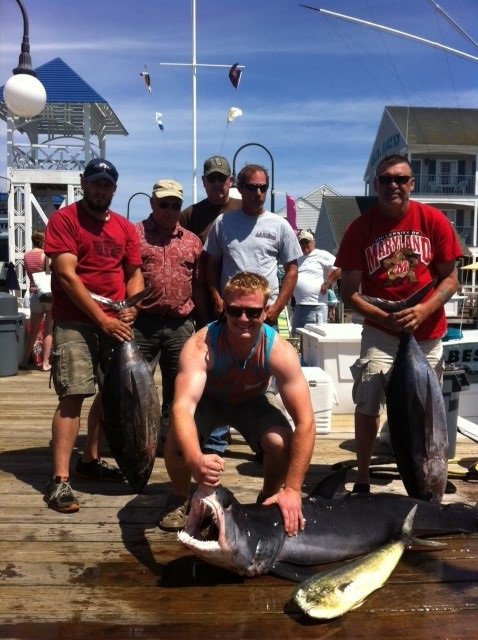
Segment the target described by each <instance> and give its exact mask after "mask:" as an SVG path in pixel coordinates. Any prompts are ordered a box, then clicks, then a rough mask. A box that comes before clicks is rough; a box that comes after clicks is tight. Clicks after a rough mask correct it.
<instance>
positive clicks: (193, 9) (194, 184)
mask: <svg viewBox="0 0 478 640" xmlns="http://www.w3.org/2000/svg"><path fill="white" fill-rule="evenodd" d="M191 5H192V6H191V9H192V49H193V63H192V70H193V87H192V91H193V202H196V200H197V176H196V172H197V124H196V122H197V121H196V0H192V1H191Z"/></svg>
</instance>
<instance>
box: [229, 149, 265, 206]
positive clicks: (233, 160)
mask: <svg viewBox="0 0 478 640" xmlns="http://www.w3.org/2000/svg"><path fill="white" fill-rule="evenodd" d="M246 147H260V148H261V149H264V151H265V152H266V153H267V154H268V156H269V158H270V160H271V179H270V184H269V188H270V194H271V211H272V213H274V209H275V205H274V158H273V157H272V154H271V152H270V151H269V149H268V148H267V147H265V146H264V145H263V144H259V143H258V142H248V143H247V144H243V145H242V147H239V149H238V150H237V151H236V153H235V154H234V158H233V159H232V175H233V176H234V177H236V158H237V156H238V155H239V152H240V151H242V150H243V149H245V148H246Z"/></svg>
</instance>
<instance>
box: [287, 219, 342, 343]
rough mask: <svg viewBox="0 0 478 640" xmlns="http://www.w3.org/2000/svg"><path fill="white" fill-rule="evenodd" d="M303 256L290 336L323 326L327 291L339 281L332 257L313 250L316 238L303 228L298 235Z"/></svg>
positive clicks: (320, 250) (326, 311)
mask: <svg viewBox="0 0 478 640" xmlns="http://www.w3.org/2000/svg"><path fill="white" fill-rule="evenodd" d="M298 239H299V244H300V246H301V249H302V253H303V255H302V256H301V257H300V258H299V260H298V267H299V273H298V277H297V284H296V285H295V289H294V298H295V307H294V317H293V319H292V333H293V335H297V329H299V328H302V327H304V326H305V325H306V324H308V323H310V324H325V323H326V322H327V316H328V296H327V290H328V289H329V288H330V287H331V286H332V285H333V284H334V282H336V280H338V278H340V269H338V268H335V267H334V262H335V256H333V255H332V254H331V253H329V252H328V251H324V250H322V249H316V247H315V239H314V236H313V235H312V233H311V232H310V231H306V230H305V229H304V230H302V231H301V232H300V233H299V236H298Z"/></svg>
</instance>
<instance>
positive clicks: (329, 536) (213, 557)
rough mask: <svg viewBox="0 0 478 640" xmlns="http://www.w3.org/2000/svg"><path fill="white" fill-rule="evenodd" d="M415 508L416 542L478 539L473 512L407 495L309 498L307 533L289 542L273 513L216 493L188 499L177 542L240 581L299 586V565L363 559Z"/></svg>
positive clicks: (305, 505) (477, 519)
mask: <svg viewBox="0 0 478 640" xmlns="http://www.w3.org/2000/svg"><path fill="white" fill-rule="evenodd" d="M415 505H417V510H416V515H415V520H414V527H413V531H414V536H415V537H417V536H423V535H443V534H448V533H473V532H477V531H478V509H477V508H475V507H472V506H470V505H467V504H464V503H454V504H449V505H443V504H437V503H433V502H429V501H425V500H418V499H415V498H411V497H409V496H405V495H396V494H386V493H372V494H359V493H357V494H348V493H347V494H345V495H342V496H341V497H337V498H334V499H328V498H321V497H320V496H318V495H315V494H313V495H309V496H308V497H306V498H304V499H303V501H302V512H303V514H304V517H305V519H306V524H305V529H304V530H303V531H300V532H299V533H298V535H297V536H293V537H289V536H287V535H286V533H285V530H284V524H283V520H282V515H281V513H280V510H279V508H278V507H277V505H275V504H274V505H271V506H268V507H266V506H263V505H260V504H250V505H242V504H240V503H239V502H238V501H237V500H236V498H235V497H234V495H233V493H232V492H231V491H229V490H228V489H225V488H224V487H222V486H219V487H217V488H216V490H215V491H213V492H212V493H210V492H207V491H205V489H204V488H199V489H198V490H197V491H196V493H195V494H194V496H193V498H192V502H191V508H190V511H189V515H188V518H187V521H186V526H185V528H184V529H183V530H182V531H181V532H179V534H178V538H179V540H180V541H181V542H182V543H183V544H184V545H186V546H187V547H188V548H189V549H191V550H192V551H193V552H194V554H195V555H196V556H197V557H199V558H200V559H201V560H204V561H205V562H208V563H209V564H213V565H216V566H218V567H222V568H225V569H229V570H231V571H234V572H236V573H238V574H240V575H244V576H249V577H252V576H258V575H261V574H265V573H268V572H272V573H275V574H277V575H280V576H282V577H284V578H287V579H289V580H294V581H297V582H298V581H301V580H303V578H304V575H305V572H304V571H303V570H302V569H301V568H300V566H302V567H303V566H304V565H317V564H325V563H329V562H335V561H338V560H345V559H348V558H353V557H356V556H359V555H362V554H364V553H368V552H370V551H372V550H374V549H376V548H377V547H379V546H381V545H383V544H384V543H386V542H389V541H390V540H391V539H393V538H397V537H399V535H400V532H401V530H402V525H403V522H404V520H405V518H406V516H407V514H408V513H409V512H410V510H411V509H412V508H413V507H414V506H415Z"/></svg>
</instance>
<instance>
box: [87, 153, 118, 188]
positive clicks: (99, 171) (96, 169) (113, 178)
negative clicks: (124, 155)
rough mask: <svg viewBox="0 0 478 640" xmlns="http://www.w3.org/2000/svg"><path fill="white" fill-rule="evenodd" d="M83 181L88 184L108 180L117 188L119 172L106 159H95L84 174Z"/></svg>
mask: <svg viewBox="0 0 478 640" xmlns="http://www.w3.org/2000/svg"><path fill="white" fill-rule="evenodd" d="M83 179H84V180H86V182H93V181H95V180H101V179H103V180H107V181H108V182H111V184H114V185H115V186H116V183H117V182H118V172H117V171H116V167H115V166H114V164H112V163H111V162H109V161H108V160H105V159H104V158H95V159H94V160H91V162H89V163H88V164H87V165H86V167H85V171H84V173H83Z"/></svg>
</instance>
